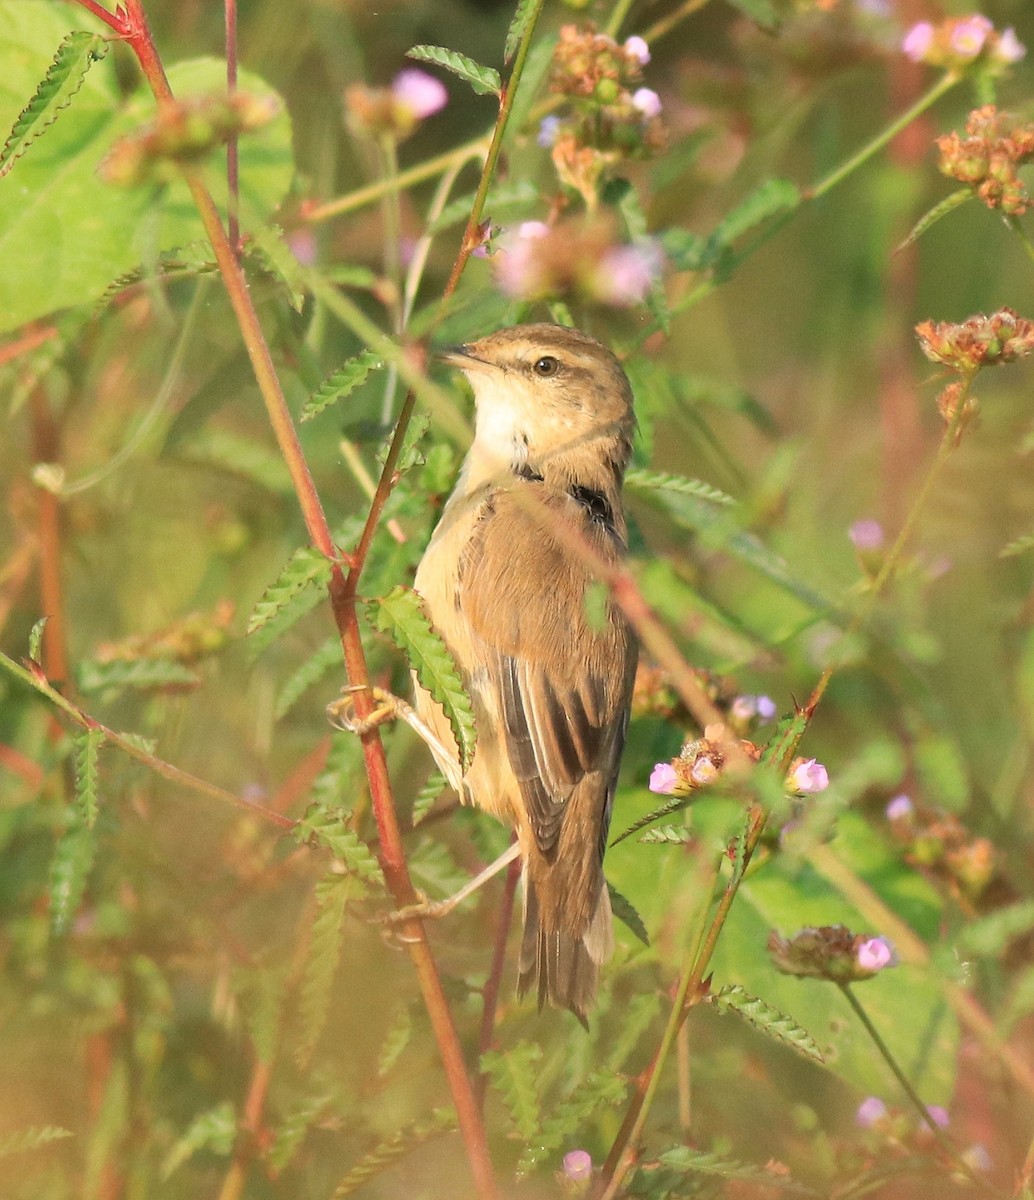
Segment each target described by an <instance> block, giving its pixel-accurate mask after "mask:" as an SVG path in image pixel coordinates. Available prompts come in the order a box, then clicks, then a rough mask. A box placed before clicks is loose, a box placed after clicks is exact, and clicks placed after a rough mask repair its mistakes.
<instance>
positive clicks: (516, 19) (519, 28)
mask: <svg viewBox="0 0 1034 1200" xmlns="http://www.w3.org/2000/svg"><path fill="white" fill-rule="evenodd" d="M535 4H536V0H517V8H516V10H515V12H514V14H513V20H512V21H511V22H510V28H509V29H508V30H507V31H506V45H505V46H504V48H503V62H509V61H510V59H511V58H513V56H514V55H515V54H516V53H517V47H518V46H519V45H520V44H521V38H523V37H524V32H525V30H526V29H527V28H528V24H529V22H530V21H531V18H532V14H533V13H534V11H535Z"/></svg>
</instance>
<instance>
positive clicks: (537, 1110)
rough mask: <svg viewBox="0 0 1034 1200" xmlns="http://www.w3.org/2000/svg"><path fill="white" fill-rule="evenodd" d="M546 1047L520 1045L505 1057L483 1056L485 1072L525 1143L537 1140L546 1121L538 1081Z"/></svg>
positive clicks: (494, 1052)
mask: <svg viewBox="0 0 1034 1200" xmlns="http://www.w3.org/2000/svg"><path fill="white" fill-rule="evenodd" d="M541 1059H542V1047H541V1046H539V1045H537V1044H536V1043H535V1042H518V1043H517V1044H516V1045H515V1046H511V1047H509V1048H508V1049H507V1051H506V1053H505V1054H503V1053H502V1052H501V1051H499V1050H489V1051H488V1053H487V1054H482V1056H481V1070H482V1071H484V1073H485V1074H486V1075H487V1076H488V1078H489V1080H490V1081H491V1083H492V1086H493V1087H494V1088H495V1090H496V1091H497V1092H498V1093H499V1095H500V1096H501V1097H502V1100H503V1103H504V1104H505V1105H506V1111H507V1112H508V1113H509V1114H510V1120H511V1121H513V1124H514V1127H515V1128H516V1130H517V1132H518V1133H519V1134H520V1136H521V1138H522V1140H523V1141H526V1142H527V1141H530V1140H531V1139H532V1138H537V1136H538V1131H539V1126H540V1124H541V1122H542V1111H541V1107H540V1102H539V1092H538V1078H539V1062H540V1061H541Z"/></svg>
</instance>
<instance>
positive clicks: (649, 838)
mask: <svg viewBox="0 0 1034 1200" xmlns="http://www.w3.org/2000/svg"><path fill="white" fill-rule="evenodd" d="M693 841H696V837H695V835H694V833H693V831H692V829H687V828H686V826H685V825H659V826H658V827H657V828H656V829H648V830H647V831H646V832H645V833H644V834H643V836H642V837H641V838H640V839H639V843H640V845H643V846H649V845H658V844H660V845H665V846H685V845H688V844H689V843H690V842H693Z"/></svg>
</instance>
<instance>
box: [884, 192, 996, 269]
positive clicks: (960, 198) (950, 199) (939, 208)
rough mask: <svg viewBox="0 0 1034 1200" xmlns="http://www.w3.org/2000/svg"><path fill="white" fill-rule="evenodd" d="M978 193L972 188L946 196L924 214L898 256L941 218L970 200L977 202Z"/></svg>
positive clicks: (904, 242)
mask: <svg viewBox="0 0 1034 1200" xmlns="http://www.w3.org/2000/svg"><path fill="white" fill-rule="evenodd" d="M975 199H976V192H975V191H974V190H973V189H972V188H968V187H964V188H959V190H958V191H957V192H952V193H951V195H950V196H945V197H944V199H943V200H941V201H940V202H939V203H937V204H935V205H934V206H933V208H931V209H930V210H929V212H925V213H923V215H922V216H921V217H920V218H919V220H918V221H916V223H915V224H914V225H913V226H912V229H911V231H910V232H909V235H908V237H907V238H905V240H904V241H903V242H902V243H901V245H900V246H898V247H897V249H896V250H895V253H896V254H900V253H901V251H902V250H905V249H907V248H908V247H909V246H911V245H912V243H913V242H916V241H918V240H919V239H920V238H921V237H922V236H923V234H924V233H926V231H927V230H928V229H929V228H930V226H931V225H936V224H937V222H938V221H939V220H940V219H941V217H946V216H947V215H948V213H950V212H954V211H955V209H957V208H959V207H961V205H963V204H965V203H966V202H967V201H968V200H975Z"/></svg>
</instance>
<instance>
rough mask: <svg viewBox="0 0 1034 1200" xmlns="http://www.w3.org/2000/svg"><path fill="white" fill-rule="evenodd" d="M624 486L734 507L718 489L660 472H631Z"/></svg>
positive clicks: (729, 497) (725, 494) (698, 480)
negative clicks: (692, 497) (674, 493)
mask: <svg viewBox="0 0 1034 1200" xmlns="http://www.w3.org/2000/svg"><path fill="white" fill-rule="evenodd" d="M625 486H626V487H630V488H631V489H632V490H633V491H637V492H654V491H665V492H679V493H680V494H682V495H683V496H696V497H698V499H700V500H709V501H710V502H711V503H712V504H722V505H734V504H735V503H736V501H735V500H734V499H733V497H732V496H730V495H728V494H727V493H725V492H723V491H722V490H721V489H720V488H716V487H712V486H711V484H709V483H705V482H704V481H703V480H702V479H686V478H685V477H684V476H682V475H667V474H665V473H664V472H662V471H642V470H638V469H636V470H632V471H629V472H628V473H627V474H626V475H625Z"/></svg>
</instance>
